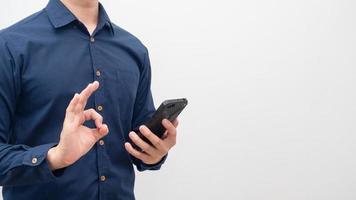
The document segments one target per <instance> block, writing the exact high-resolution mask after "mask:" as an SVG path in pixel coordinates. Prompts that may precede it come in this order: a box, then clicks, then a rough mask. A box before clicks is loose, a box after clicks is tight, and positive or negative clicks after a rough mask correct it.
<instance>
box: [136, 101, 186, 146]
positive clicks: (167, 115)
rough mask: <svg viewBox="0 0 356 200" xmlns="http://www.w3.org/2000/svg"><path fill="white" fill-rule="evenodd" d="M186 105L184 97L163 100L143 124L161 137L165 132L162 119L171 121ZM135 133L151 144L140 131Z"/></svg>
mask: <svg viewBox="0 0 356 200" xmlns="http://www.w3.org/2000/svg"><path fill="white" fill-rule="evenodd" d="M187 105H188V100H187V99H185V98H181V99H170V100H165V101H164V102H162V104H161V105H160V106H159V107H158V109H157V110H156V112H155V113H154V114H153V116H152V118H151V119H149V120H148V121H147V122H145V123H144V125H146V126H147V128H149V129H150V130H151V131H152V132H153V133H154V134H155V135H157V136H158V137H159V138H162V137H163V135H164V133H165V132H166V129H165V128H164V126H163V125H162V120H163V119H168V120H169V121H170V122H173V121H174V120H175V119H176V118H177V117H178V115H179V114H180V113H181V112H182V111H183V109H184V108H185V107H186V106H187ZM137 135H138V136H139V137H140V138H141V139H142V140H143V141H145V142H146V143H148V144H150V145H152V143H151V142H150V141H149V140H148V139H147V138H146V137H145V136H143V135H142V133H140V131H138V132H137ZM133 146H134V147H135V148H137V149H139V148H138V147H136V145H134V144H133Z"/></svg>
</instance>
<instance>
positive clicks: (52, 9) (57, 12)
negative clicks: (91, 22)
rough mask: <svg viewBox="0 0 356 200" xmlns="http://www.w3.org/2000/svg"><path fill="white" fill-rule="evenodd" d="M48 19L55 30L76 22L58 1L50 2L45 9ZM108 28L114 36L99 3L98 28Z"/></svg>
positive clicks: (108, 20) (110, 24)
mask: <svg viewBox="0 0 356 200" xmlns="http://www.w3.org/2000/svg"><path fill="white" fill-rule="evenodd" d="M45 10H46V12H47V14H48V17H49V19H50V21H51V23H52V25H53V26H54V27H55V28H60V27H63V26H65V25H67V24H70V23H71V22H73V21H75V20H77V18H76V17H75V16H74V15H73V13H72V12H71V11H70V10H69V9H68V8H67V7H65V5H64V4H63V3H62V2H61V1H60V0H50V1H49V2H48V4H47V6H46V8H45ZM104 26H108V27H109V28H110V30H111V32H112V33H113V34H114V29H113V25H112V23H111V21H110V18H109V16H108V14H107V13H106V11H105V9H104V7H103V6H102V5H101V3H99V21H98V28H102V27H104Z"/></svg>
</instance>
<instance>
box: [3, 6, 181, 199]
mask: <svg viewBox="0 0 356 200" xmlns="http://www.w3.org/2000/svg"><path fill="white" fill-rule="evenodd" d="M88 83H90V84H89V85H88ZM150 84H151V69H150V62H149V57H148V52H147V49H146V48H145V47H144V46H143V45H142V44H141V42H140V41H139V40H138V39H136V38H135V37H134V36H132V35H131V34H130V33H128V32H126V31H125V30H123V29H121V28H120V27H118V26H116V25H115V24H113V23H112V22H111V21H110V19H109V17H108V16H107V14H106V12H105V10H104V8H103V7H102V6H101V4H99V2H98V1H97V0H61V1H60V0H50V2H49V3H48V5H47V6H46V8H45V9H43V10H41V11H40V12H38V13H35V14H33V15H31V16H29V17H27V18H26V19H24V20H22V21H20V22H18V23H16V24H15V25H13V26H11V27H9V28H6V29H4V30H2V31H1V32H0V185H2V186H3V198H4V200H12V199H16V200H22V199H26V200H28V199H36V200H41V199H45V200H53V199H54V200H55V199H61V200H63V199H66V200H67V199H85V200H90V199H115V200H116V199H134V194H133V187H134V179H135V176H134V170H133V165H132V164H135V165H136V167H137V169H138V170H139V171H143V170H158V169H159V168H160V166H161V165H162V164H163V162H164V161H165V158H166V155H167V153H168V151H169V149H170V148H172V147H173V146H174V145H175V142H176V127H177V121H175V122H174V123H170V122H169V121H168V120H163V122H162V123H163V125H164V126H165V127H166V128H167V133H166V137H165V138H164V139H160V138H158V137H156V136H155V135H154V134H153V133H152V132H151V131H150V130H149V129H148V128H147V127H145V126H141V125H142V124H143V123H144V122H145V121H146V120H148V119H149V118H150V117H151V116H152V114H153V112H154V111H155V108H154V105H153V100H152V95H151V91H150ZM83 88H84V90H83ZM81 90H82V91H81ZM76 92H79V93H76ZM138 129H139V130H140V131H141V132H142V133H143V135H144V136H145V137H147V138H148V139H149V140H150V141H151V142H152V144H153V146H150V145H148V144H147V143H145V142H144V141H143V140H141V139H140V138H139V137H138V136H137V135H136V134H135V133H134V132H132V131H131V130H134V131H137V130H138ZM130 131H131V132H130ZM130 141H133V142H134V143H135V144H136V145H137V146H139V147H140V148H141V149H143V151H142V152H141V151H137V150H135V149H134V148H133V147H132V145H131V144H130V143H129V142H130Z"/></svg>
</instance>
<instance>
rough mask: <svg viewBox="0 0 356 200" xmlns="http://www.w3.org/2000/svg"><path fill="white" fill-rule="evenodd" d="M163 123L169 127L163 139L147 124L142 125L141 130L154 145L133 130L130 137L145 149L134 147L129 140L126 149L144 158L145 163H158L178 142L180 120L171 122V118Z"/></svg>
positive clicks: (141, 158) (139, 157)
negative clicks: (139, 149)
mask: <svg viewBox="0 0 356 200" xmlns="http://www.w3.org/2000/svg"><path fill="white" fill-rule="evenodd" d="M162 125H163V126H164V127H165V128H166V129H167V131H166V133H165V135H164V137H163V138H162V139H161V138H159V137H157V136H156V135H155V134H154V133H152V132H151V130H150V129H148V128H147V127H146V126H144V125H142V126H140V132H141V133H142V135H143V136H145V137H146V138H147V139H148V140H149V141H150V142H151V143H152V145H150V144H148V143H146V142H145V141H143V140H142V139H141V138H140V137H139V136H138V135H137V134H136V133H135V132H133V131H131V132H130V133H129V137H130V138H131V140H132V141H133V142H134V143H135V144H136V145H137V146H138V147H140V148H141V149H142V150H143V151H142V152H140V151H138V150H136V149H134V148H133V147H132V145H131V144H130V143H128V142H126V143H125V148H126V150H127V151H128V152H129V153H130V154H131V155H132V156H134V157H136V158H138V159H140V160H142V162H144V163H145V164H148V165H152V164H156V163H158V162H159V161H160V160H161V159H162V158H163V157H164V156H165V155H166V154H167V153H168V151H169V150H170V149H171V148H172V147H173V146H174V145H175V144H176V141H177V129H176V128H177V126H178V120H175V121H174V122H173V123H171V122H170V121H169V120H167V119H164V120H162Z"/></svg>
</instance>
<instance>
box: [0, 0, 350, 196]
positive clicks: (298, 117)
mask: <svg viewBox="0 0 356 200" xmlns="http://www.w3.org/2000/svg"><path fill="white" fill-rule="evenodd" d="M46 3H47V1H45V0H41V1H39V0H26V1H23V0H11V1H6V3H5V2H2V6H1V8H0V27H1V28H4V27H6V26H8V25H10V24H12V23H14V22H16V21H18V20H19V19H21V18H23V17H25V16H27V15H29V14H31V13H33V12H35V11H38V10H39V9H41V8H42V7H44V6H45V5H46ZM102 3H103V4H104V6H105V7H106V10H107V11H108V13H109V15H110V17H111V19H112V21H114V22H115V23H116V24H118V25H120V26H122V27H123V28H125V29H127V30H129V31H130V32H132V33H133V34H134V35H136V36H138V37H139V38H140V39H141V40H142V41H143V43H144V44H146V46H147V47H148V48H149V49H150V55H151V62H152V68H153V85H152V89H153V93H154V97H155V102H156V105H159V103H160V102H161V101H162V100H164V99H167V98H175V97H186V98H188V99H189V101H190V102H189V106H188V107H187V110H185V111H184V112H183V113H182V115H181V117H180V122H181V124H180V128H179V138H178V145H177V146H176V147H175V148H174V149H173V150H172V151H171V153H170V156H169V159H168V161H167V163H166V164H165V165H164V167H163V169H162V170H161V171H158V172H144V173H138V174H137V184H136V189H135V190H136V194H137V199H139V200H140V199H148V200H167V199H169V200H171V199H172V200H181V199H186V200H196V199H209V200H210V199H211V200H215V199H226V200H230V199H243V200H260V199H267V200H269V199H271V200H285V199H288V200H294V199H295V200H301V199H313V200H314V199H318V200H328V199H334V200H341V199H342V200H351V199H356V159H355V153H356V146H355V142H356V135H355V133H356V126H355V120H356V68H355V67H356V14H355V10H356V2H355V1H353V0H249V1H242V0H220V1H211V0H194V1H192V0H180V1H164V0H151V1H138V0H126V1H124V0H120V1H118V0H103V1H102Z"/></svg>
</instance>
